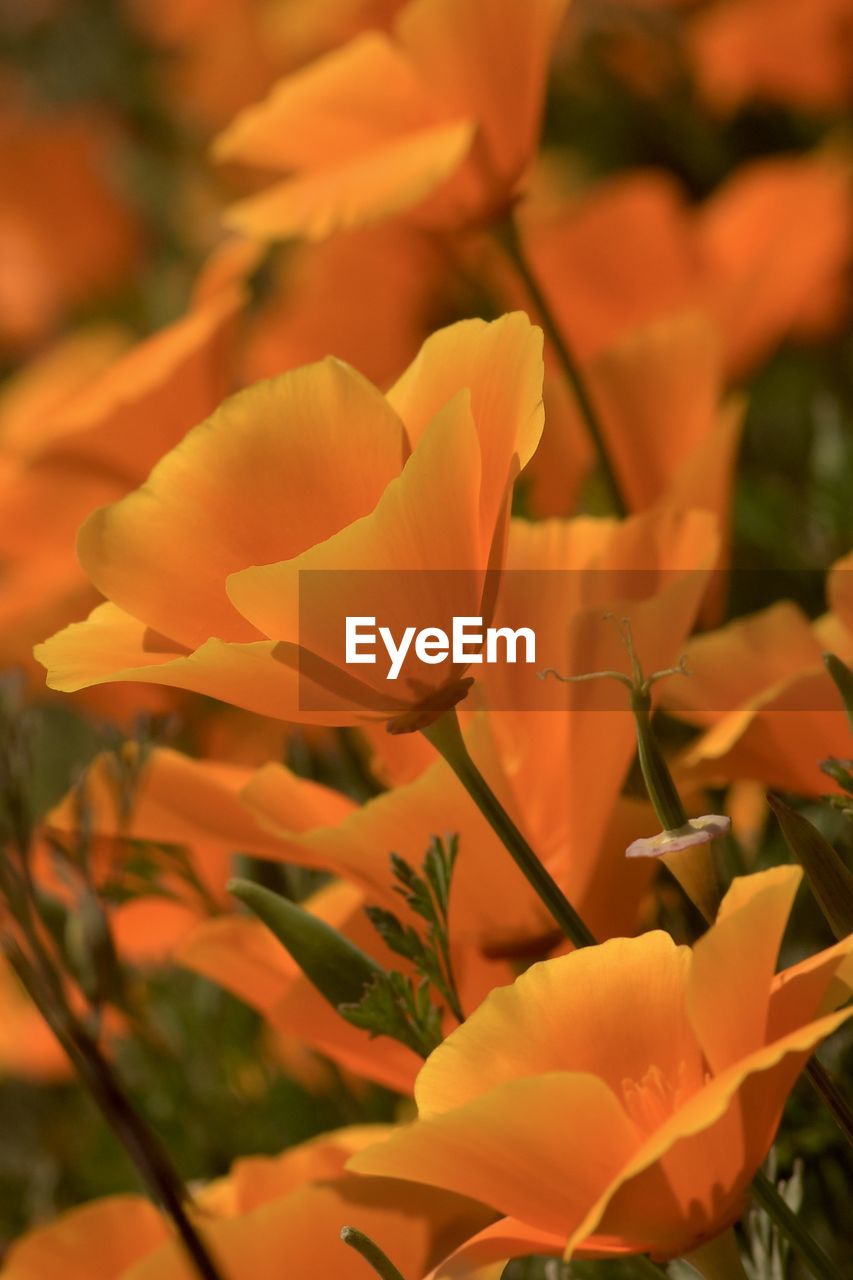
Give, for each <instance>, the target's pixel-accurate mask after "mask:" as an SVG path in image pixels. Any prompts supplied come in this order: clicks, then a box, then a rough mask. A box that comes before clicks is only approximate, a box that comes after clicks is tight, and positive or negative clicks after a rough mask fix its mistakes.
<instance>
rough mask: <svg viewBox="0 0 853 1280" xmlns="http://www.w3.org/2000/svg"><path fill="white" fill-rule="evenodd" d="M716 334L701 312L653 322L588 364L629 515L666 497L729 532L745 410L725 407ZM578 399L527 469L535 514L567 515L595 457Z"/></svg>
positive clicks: (551, 425) (548, 431)
mask: <svg viewBox="0 0 853 1280" xmlns="http://www.w3.org/2000/svg"><path fill="white" fill-rule="evenodd" d="M720 346H721V342H720V337H719V335H718V333H717V331H716V329H715V327H714V325H713V324H712V322H711V321H710V320H709V319H708V317H707V316H705V315H703V314H702V313H701V312H696V311H688V312H679V313H677V314H675V315H673V316H667V317H664V318H662V319H658V320H655V321H652V322H651V323H649V324H646V325H643V326H642V327H641V328H639V329H637V330H636V331H635V332H633V333H631V334H629V335H628V336H627V337H625V338H623V339H621V340H620V341H619V342H617V343H616V344H615V345H614V346H612V347H609V348H607V349H606V350H605V351H603V352H601V353H600V354H599V355H598V356H596V357H595V358H594V359H592V360H590V361H589V363H588V364H587V365H586V368H585V370H584V373H585V378H586V381H587V385H588V387H589V390H590V393H591V394H592V396H593V398H594V402H595V405H596V408H597V411H598V415H599V420H600V422H601V428H602V432H603V435H604V440H605V444H606V446H607V452H608V456H609V457H610V460H611V462H612V464H613V468H614V470H615V472H616V475H617V477H618V479H619V487H620V490H621V492H622V493H623V494H624V495H625V499H626V502H627V504H628V507H629V509H630V510H632V511H643V510H646V509H648V508H649V507H651V506H653V505H654V504H655V503H656V502H659V501H661V500H664V499H665V500H666V501H668V502H670V503H672V504H673V505H674V506H676V507H680V508H690V507H692V508H695V509H696V510H704V511H710V512H712V513H713V514H714V515H716V517H717V519H718V522H719V527H720V529H721V530H725V529H727V528H728V523H729V521H728V516H729V505H730V500H731V487H732V473H733V470H734V464H735V455H736V450H737V446H738V442H739V439H740V428H741V424H742V417H743V415H742V412H741V410H740V405H739V404H738V403H736V402H734V401H732V402H730V403H726V404H724V403H722V397H723V371H722V366H721V352H720ZM582 431H583V424H582V421H581V420H580V418H579V415H578V411H577V408H576V407H575V405H574V403H568V404H567V405H566V406H565V408H564V412H563V414H561V415H559V416H558V417H556V418H555V419H554V420H553V421H551V420H547V421H546V425H545V432H544V434H543V437H542V444H541V446H540V448H539V449H538V450H537V452H536V454H535V456H534V458H533V460H532V462H531V465H530V467H529V469H528V471H527V476H526V480H527V483H528V485H529V488H530V497H531V506H532V508H533V510H534V511H535V512H536V514H537V515H541V516H548V515H565V514H567V513H568V511H569V510H570V508H571V504H572V502H573V500H574V497H575V495H576V494H577V492H578V490H579V488H580V485H581V483H582V481H583V478H584V475H585V472H586V470H587V467H588V466H589V464H590V463H591V460H592V459H591V457H590V456H589V454H588V452H586V451H585V452H584V454H582V455H581V456H580V457H578V451H577V449H576V448H575V447H573V446H574V442H575V441H576V440H577V438H578V436H579V435H580V434H581V432H582Z"/></svg>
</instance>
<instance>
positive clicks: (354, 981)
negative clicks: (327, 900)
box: [228, 880, 387, 1009]
mask: <svg viewBox="0 0 853 1280" xmlns="http://www.w3.org/2000/svg"><path fill="white" fill-rule="evenodd" d="M228 891H229V893H232V894H233V895H234V897H235V898H238V899H239V900H240V902H242V903H244V904H245V906H247V907H248V908H249V910H250V911H252V912H254V914H255V915H256V916H257V917H258V918H259V919H260V920H262V921H263V923H264V924H265V925H266V926H267V928H268V929H270V930H271V932H272V933H274V934H275V936H276V937H277V938H278V940H279V942H280V943H281V944H282V946H283V947H285V949H286V950H287V951H288V952H289V953H290V955H291V956H292V957H293V959H294V960H295V961H296V963H297V964H298V965H299V968H300V969H301V970H302V972H303V973H304V974H305V976H306V978H308V980H309V981H310V982H311V983H313V985H314V986H315V987H316V988H317V990H318V991H319V992H320V994H321V995H322V996H325V998H326V1000H328V1002H329V1004H331V1005H333V1006H334V1007H335V1008H336V1009H337V1008H338V1007H339V1006H340V1005H342V1004H358V1002H359V1001H360V1000H361V999H362V997H363V995H364V994H365V992H366V991H367V990H368V988H370V987H371V986H372V985H373V984H374V983H375V982H377V981H378V980H380V979H383V978H385V977H386V976H387V975H386V973H385V970H384V969H383V968H382V967H381V965H379V964H377V963H376V961H375V960H373V959H372V958H371V957H370V956H368V955H367V954H366V953H365V952H364V951H362V950H361V949H360V948H359V947H356V946H355V945H354V944H353V943H352V942H350V941H349V940H348V939H347V938H345V937H344V936H343V934H341V933H338V931H337V929H333V928H332V926H331V925H329V924H326V922H325V921H324V920H319V919H318V918H317V916H313V915H311V913H310V912H308V911H305V910H303V908H302V907H298V906H296V904H295V903H293V902H290V901H289V899H287V898H283V897H281V896H280V895H279V894H277V893H273V892H272V891H271V890H270V889H264V888H262V886H261V885H259V884H253V883H252V882H251V881H250V880H232V881H230V883H229V885H228Z"/></svg>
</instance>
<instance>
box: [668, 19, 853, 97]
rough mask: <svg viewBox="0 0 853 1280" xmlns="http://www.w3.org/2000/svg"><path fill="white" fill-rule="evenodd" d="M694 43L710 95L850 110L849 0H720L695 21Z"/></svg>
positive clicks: (852, 45)
mask: <svg viewBox="0 0 853 1280" xmlns="http://www.w3.org/2000/svg"><path fill="white" fill-rule="evenodd" d="M687 47H688V51H689V55H690V58H691V60H692V62H693V64H694V67H695V70H696V75H697V77H698V80H699V84H700V86H701V89H702V91H703V92H704V94H705V96H706V97H707V99H708V100H709V101H710V102H711V103H712V104H713V105H714V106H715V107H718V108H719V109H720V110H722V111H734V110H736V109H737V108H738V107H739V106H740V105H741V104H742V103H743V102H745V101H748V100H749V99H754V98H757V99H762V100H764V101H767V102H781V103H784V104H785V105H788V106H791V107H793V108H795V109H797V110H806V111H833V110H837V109H843V108H845V107H846V106H847V105H848V102H849V99H850V83H851V78H853V14H852V13H851V10H850V4H849V0H717V3H715V4H712V5H709V6H708V7H707V8H705V9H703V10H702V12H701V13H699V14H697V16H696V17H695V18H694V19H693V20H692V21H691V22H690V24H689V27H688V31H687Z"/></svg>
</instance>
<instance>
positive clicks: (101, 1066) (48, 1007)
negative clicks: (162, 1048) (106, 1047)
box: [5, 939, 225, 1280]
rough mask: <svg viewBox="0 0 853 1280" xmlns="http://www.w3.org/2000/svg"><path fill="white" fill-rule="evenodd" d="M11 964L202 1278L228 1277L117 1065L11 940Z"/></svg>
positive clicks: (217, 1279) (8, 948)
mask: <svg viewBox="0 0 853 1280" xmlns="http://www.w3.org/2000/svg"><path fill="white" fill-rule="evenodd" d="M5 950H6V955H7V958H8V960H9V963H10V965H11V967H12V968H13V969H14V971H15V973H16V974H17V975H18V977H19V979H20V980H21V983H22V984H23V986H24V987H25V989H26V990H27V993H28V995H29V996H30V998H31V999H32V1001H33V1003H34V1004H35V1005H36V1007H37V1008H38V1010H39V1012H40V1013H41V1015H42V1017H43V1018H44V1020H45V1022H46V1023H47V1024H48V1026H49V1027H50V1029H51V1030H52V1031H53V1033H54V1035H55V1036H56V1038H57V1040H58V1041H59V1043H60V1044H61V1045H62V1047H63V1049H64V1050H65V1052H66V1053H67V1054H68V1057H69V1058H70V1060H71V1062H72V1063H73V1065H74V1068H75V1070H76V1071H77V1074H78V1075H79V1077H80V1079H81V1081H82V1083H83V1084H84V1085H85V1086H86V1087H87V1088H88V1090H89V1092H90V1093H91V1095H92V1097H93V1098H94V1100H95V1102H96V1103H97V1105H98V1106H99V1108H100V1110H101V1112H102V1114H103V1116H104V1118H105V1119H106V1121H107V1122H108V1124H109V1125H110V1128H111V1129H112V1130H113V1132H114V1133H115V1135H116V1137H117V1138H118V1139H119V1140H120V1142H121V1143H122V1145H123V1147H124V1148H125V1150H126V1151H127V1153H128V1155H129V1156H130V1158H131V1160H132V1161H133V1163H134V1164H135V1165H136V1168H137V1170H138V1171H139V1173H140V1175H141V1177H142V1180H143V1182H144V1183H145V1185H146V1187H147V1188H148V1190H149V1192H150V1193H151V1195H152V1196H153V1197H154V1199H155V1201H156V1202H157V1203H158V1204H159V1205H160V1206H161V1207H162V1209H163V1211H164V1212H165V1213H167V1214H168V1216H169V1217H170V1218H171V1220H172V1222H173V1223H174V1226H175V1230H176V1231H177V1234H178V1236H179V1238H180V1241H181V1243H182V1245H183V1246H184V1249H185V1250H186V1252H187V1255H188V1256H189V1258H190V1260H191V1262H192V1264H193V1266H194V1268H195V1270H196V1271H197V1273H198V1275H199V1276H200V1277H201V1280H225V1278H224V1276H223V1274H222V1272H221V1271H220V1270H219V1268H218V1267H217V1266H216V1265H215V1263H214V1262H213V1259H212V1258H211V1256H210V1254H209V1252H208V1250H207V1247H206V1246H205V1245H204V1243H203V1242H202V1240H201V1237H200V1236H199V1234H198V1232H197V1231H196V1229H195V1227H194V1226H193V1223H192V1221H191V1220H190V1217H189V1215H188V1213H187V1211H186V1202H187V1199H188V1197H187V1193H186V1190H185V1188H184V1185H183V1183H182V1182H181V1179H180V1177H179V1175H178V1174H177V1172H176V1171H175V1169H174V1168H173V1166H172V1163H171V1161H170V1159H169V1157H168V1155H167V1154H166V1152H165V1150H164V1149H163V1148H162V1147H161V1146H160V1143H159V1142H158V1141H157V1139H156V1138H155V1137H154V1135H153V1134H152V1133H151V1132H150V1131H149V1130H148V1128H147V1126H146V1124H145V1122H144V1121H143V1120H142V1118H141V1117H140V1116H139V1114H138V1113H137V1111H136V1110H135V1108H134V1107H133V1105H132V1103H131V1102H130V1099H129V1098H128V1097H127V1096H126V1094H125V1093H124V1090H123V1089H122V1087H121V1085H120V1083H119V1081H118V1078H117V1077H116V1075H115V1073H114V1071H113V1068H112V1066H111V1065H110V1063H109V1062H108V1061H107V1059H106V1058H105V1057H104V1056H103V1054H102V1053H101V1050H100V1048H99V1047H98V1045H97V1044H96V1042H95V1041H94V1040H93V1039H92V1037H91V1036H90V1035H89V1034H88V1032H87V1031H86V1030H85V1029H84V1028H83V1027H82V1026H81V1025H80V1024H79V1023H78V1021H77V1020H76V1018H75V1017H74V1015H73V1014H72V1013H71V1011H70V1009H68V1007H67V1006H66V1005H65V1004H64V1003H62V1004H60V1003H58V1002H57V1001H56V997H55V992H54V991H53V990H52V989H48V988H46V987H43V986H42V984H41V982H40V981H39V977H38V975H37V973H36V972H35V971H34V970H33V969H32V968H31V966H30V965H29V963H28V962H27V960H26V957H25V956H24V954H23V952H22V951H21V950H20V948H19V947H18V946H17V944H16V943H15V942H14V941H13V940H12V939H8V940H7V941H6V944H5Z"/></svg>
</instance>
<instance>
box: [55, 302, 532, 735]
mask: <svg viewBox="0 0 853 1280" xmlns="http://www.w3.org/2000/svg"><path fill="white" fill-rule="evenodd" d="M541 343H542V339H541V334H540V333H539V331H538V330H536V329H534V328H532V327H531V325H530V323H529V322H528V320H527V319H526V317H525V316H523V315H520V314H515V315H508V316H504V317H503V318H502V319H500V320H497V321H495V322H494V323H492V324H485V323H483V322H482V321H479V320H469V321H464V322H461V323H460V324H458V325H453V326H451V327H450V328H448V329H444V330H440V331H439V332H437V333H435V334H433V335H432V337H431V338H429V339H428V340H427V342H426V343H425V344H424V346H423V348H422V350H421V353H420V355H419V356H418V357H417V359H416V360H415V361H414V363H413V364H412V365H411V366H410V368H409V369H408V370H407V371H406V372H405V373H404V374H403V376H402V377H401V378H400V379H399V380H398V382H397V383H396V384H395V385H394V387H392V389H391V390H390V392H389V393H388V395H387V397H384V396H382V395H381V394H380V393H379V392H378V391H377V390H376V389H375V388H374V387H372V386H371V385H370V384H369V383H367V382H366V381H365V380H364V379H363V378H362V377H361V376H360V375H358V374H357V373H356V372H355V371H354V370H353V369H351V368H350V367H349V366H347V365H345V364H343V363H341V362H340V361H336V360H332V359H328V360H325V361H323V362H322V363H320V364H317V365H311V366H308V367H306V368H303V369H300V370H296V371H294V372H291V373H287V374H284V375H283V376H282V377H280V378H277V379H274V380H272V381H270V382H266V383H259V384H258V385H257V386H255V387H252V388H249V389H248V390H247V391H245V392H242V393H241V394H239V395H237V396H234V397H233V398H232V399H230V400H228V401H226V402H225V404H224V405H223V406H222V407H221V408H220V410H219V411H218V412H217V413H216V414H215V415H214V417H213V418H211V419H210V421H209V422H206V423H203V424H202V425H201V426H199V427H197V428H196V429H195V430H193V431H191V432H190V433H189V435H188V436H187V437H186V439H185V440H184V441H183V442H182V444H181V445H180V446H179V448H177V449H175V450H174V451H173V452H172V453H170V454H167V456H166V457H165V458H164V459H163V460H162V461H161V462H160V463H159V464H158V465H157V466H156V467H155V469H154V471H153V472H152V474H151V476H150V478H149V480H148V482H147V484H146V485H145V486H144V487H143V488H141V489H139V490H138V491H137V492H135V493H133V494H130V495H129V496H128V497H127V498H125V499H124V500H122V501H121V502H119V503H116V504H115V505H113V506H112V507H107V508H104V509H103V510H101V511H99V512H97V513H96V514H95V515H94V516H93V517H92V518H90V520H89V521H88V522H87V523H86V524H85V525H84V527H83V529H82V530H81V533H80V538H79V544H78V546H79V554H80V558H81V562H82V563H83V565H84V568H85V569H86V570H87V571H88V573H89V575H90V577H91V578H92V580H93V582H94V583H95V585H96V586H98V587H99V588H100V589H101V590H102V591H103V593H104V594H105V595H106V596H107V597H108V598H109V600H110V603H108V604H105V605H102V606H101V607H100V608H99V609H96V610H95V612H94V613H93V614H92V615H91V616H90V617H89V619H88V621H86V622H85V623H81V624H78V625H77V626H74V627H71V628H69V629H67V630H66V631H65V632H62V633H60V635H58V636H55V637H54V638H53V639H52V640H49V641H48V642H47V643H46V644H45V645H42V646H39V650H38V656H39V659H40V660H42V661H43V662H44V664H45V665H47V666H48V667H49V668H50V680H49V682H50V685H51V687H53V688H60V689H63V690H66V691H69V690H73V689H79V688H83V687H85V686H88V685H92V684H97V683H103V682H108V681H112V680H128V679H129V680H140V681H149V682H152V683H157V684H168V685H173V686H176V687H178V688H186V689H194V690H196V691H198V692H203V693H207V694H211V695H213V696H215V697H218V698H221V699H222V700H224V701H227V702H233V703H235V704H236V705H238V706H243V707H245V708H247V709H249V710H255V711H258V712H261V713H262V714H267V715H273V716H278V717H281V718H282V719H305V720H309V721H310V720H315V721H318V722H321V723H323V722H325V723H330V722H331V723H337V724H341V723H354V722H357V721H358V720H359V719H361V718H364V717H366V716H368V717H369V715H370V714H373V715H374V716H377V715H378V716H379V717H385V718H390V717H392V716H396V715H399V714H401V713H404V712H408V711H410V710H411V709H412V708H417V707H418V706H419V705H420V704H421V703H422V702H423V701H425V700H427V699H429V698H431V697H432V696H434V695H436V696H438V697H440V698H441V697H449V698H451V699H454V700H455V699H458V697H459V696H464V690H465V686H464V685H463V684H460V682H459V679H458V676H459V673H458V672H454V673H453V675H452V677H450V678H448V677H442V675H441V674H436V672H437V671H438V670H439V669H438V668H436V667H434V666H433V667H429V668H425V670H427V671H428V672H429V679H428V680H425V684H426V688H425V690H424V689H422V688H421V689H414V690H412V689H405V688H404V690H403V691H401V692H400V693H399V694H398V693H396V692H394V693H393V694H389V692H388V690H389V682H388V681H387V680H386V679H385V676H386V672H385V670H384V668H383V667H382V664H379V663H378V664H377V665H376V666H375V667H368V668H362V670H365V671H367V672H369V673H370V675H369V677H368V679H365V680H363V681H355V680H353V678H352V675H351V674H348V673H346V672H343V670H342V667H343V656H344V627H343V620H344V617H345V616H346V615H349V614H363V613H365V612H366V609H365V591H364V588H363V582H364V578H365V574H364V573H363V572H362V571H364V570H373V571H384V573H385V574H386V575H390V578H389V577H386V579H385V580H384V581H386V583H387V581H393V583H394V588H395V589H394V591H393V592H391V593H389V591H388V590H387V586H386V588H385V590H384V592H383V590H382V588H381V583H380V582H379V581H378V579H379V578H380V577H381V574H376V573H375V572H374V574H373V576H372V577H371V575H367V577H368V578H369V579H370V583H371V584H372V585H371V588H370V589H371V590H372V591H373V596H372V598H373V599H374V601H375V600H376V597H377V593H378V594H379V597H380V603H381V604H382V608H381V609H380V610H379V612H380V613H382V612H385V614H386V616H387V623H388V625H389V626H390V627H391V629H392V631H393V633H394V634H400V631H401V624H402V625H403V626H409V625H410V624H412V623H417V622H418V621H419V620H420V619H422V618H424V617H425V616H428V617H429V619H430V624H431V625H436V624H437V623H438V624H440V622H441V620H446V619H448V618H449V616H450V615H453V614H468V615H470V614H473V615H475V616H476V615H479V614H482V613H483V612H484V608H483V601H484V592H485V588H486V583H487V581H488V579H487V570H489V569H495V568H497V567H499V564H500V559H501V553H502V547H503V540H504V534H503V530H504V528H505V518H506V507H507V500H508V496H509V493H510V487H511V484H512V481H513V479H514V477H515V475H516V473H517V471H518V469H519V468H520V467H522V466H524V465H525V463H526V462H527V461H528V459H529V458H530V455H531V454H532V452H533V450H534V449H535V447H536V444H537V442H538V439H539V435H540V433H541V430H542V410H541V386H542V362H541ZM409 451H411V454H410V456H409V457H408V460H406V461H405V465H403V462H404V460H405V459H406V455H407V454H408V453H409ZM251 566H257V567H251ZM309 570H313V571H315V573H314V575H313V577H312V578H311V579H310V580H311V581H312V582H313V583H314V584H315V585H316V583H317V582H318V580H319V577H320V575H319V574H318V573H317V572H316V571H321V572H322V571H325V572H326V574H328V573H329V571H332V572H333V573H334V575H335V577H334V586H333V588H332V589H327V590H317V591H315V592H314V598H313V600H312V605H313V607H312V609H311V610H308V611H305V610H302V611H300V607H299V600H298V588H299V581H300V575H304V574H305V573H306V571H309ZM459 570H462V571H464V572H461V573H460V572H457V571H459ZM428 571H433V572H432V573H430V572H428ZM324 581H326V582H328V579H325V580H324ZM374 611H376V610H374ZM300 663H301V664H302V668H303V669H302V671H301V673H300V672H297V670H295V669H294V668H295V667H296V666H298V665H299V664H300ZM341 680H344V681H347V682H348V683H347V684H346V685H345V690H344V697H343V698H341V697H340V696H339V695H338V693H337V682H339V681H341ZM330 684H331V687H330ZM391 688H392V689H393V690H396V688H397V686H391ZM351 690H353V691H354V692H353V693H351ZM311 699H316V700H314V701H310V700H311ZM306 704H307V705H306Z"/></svg>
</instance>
